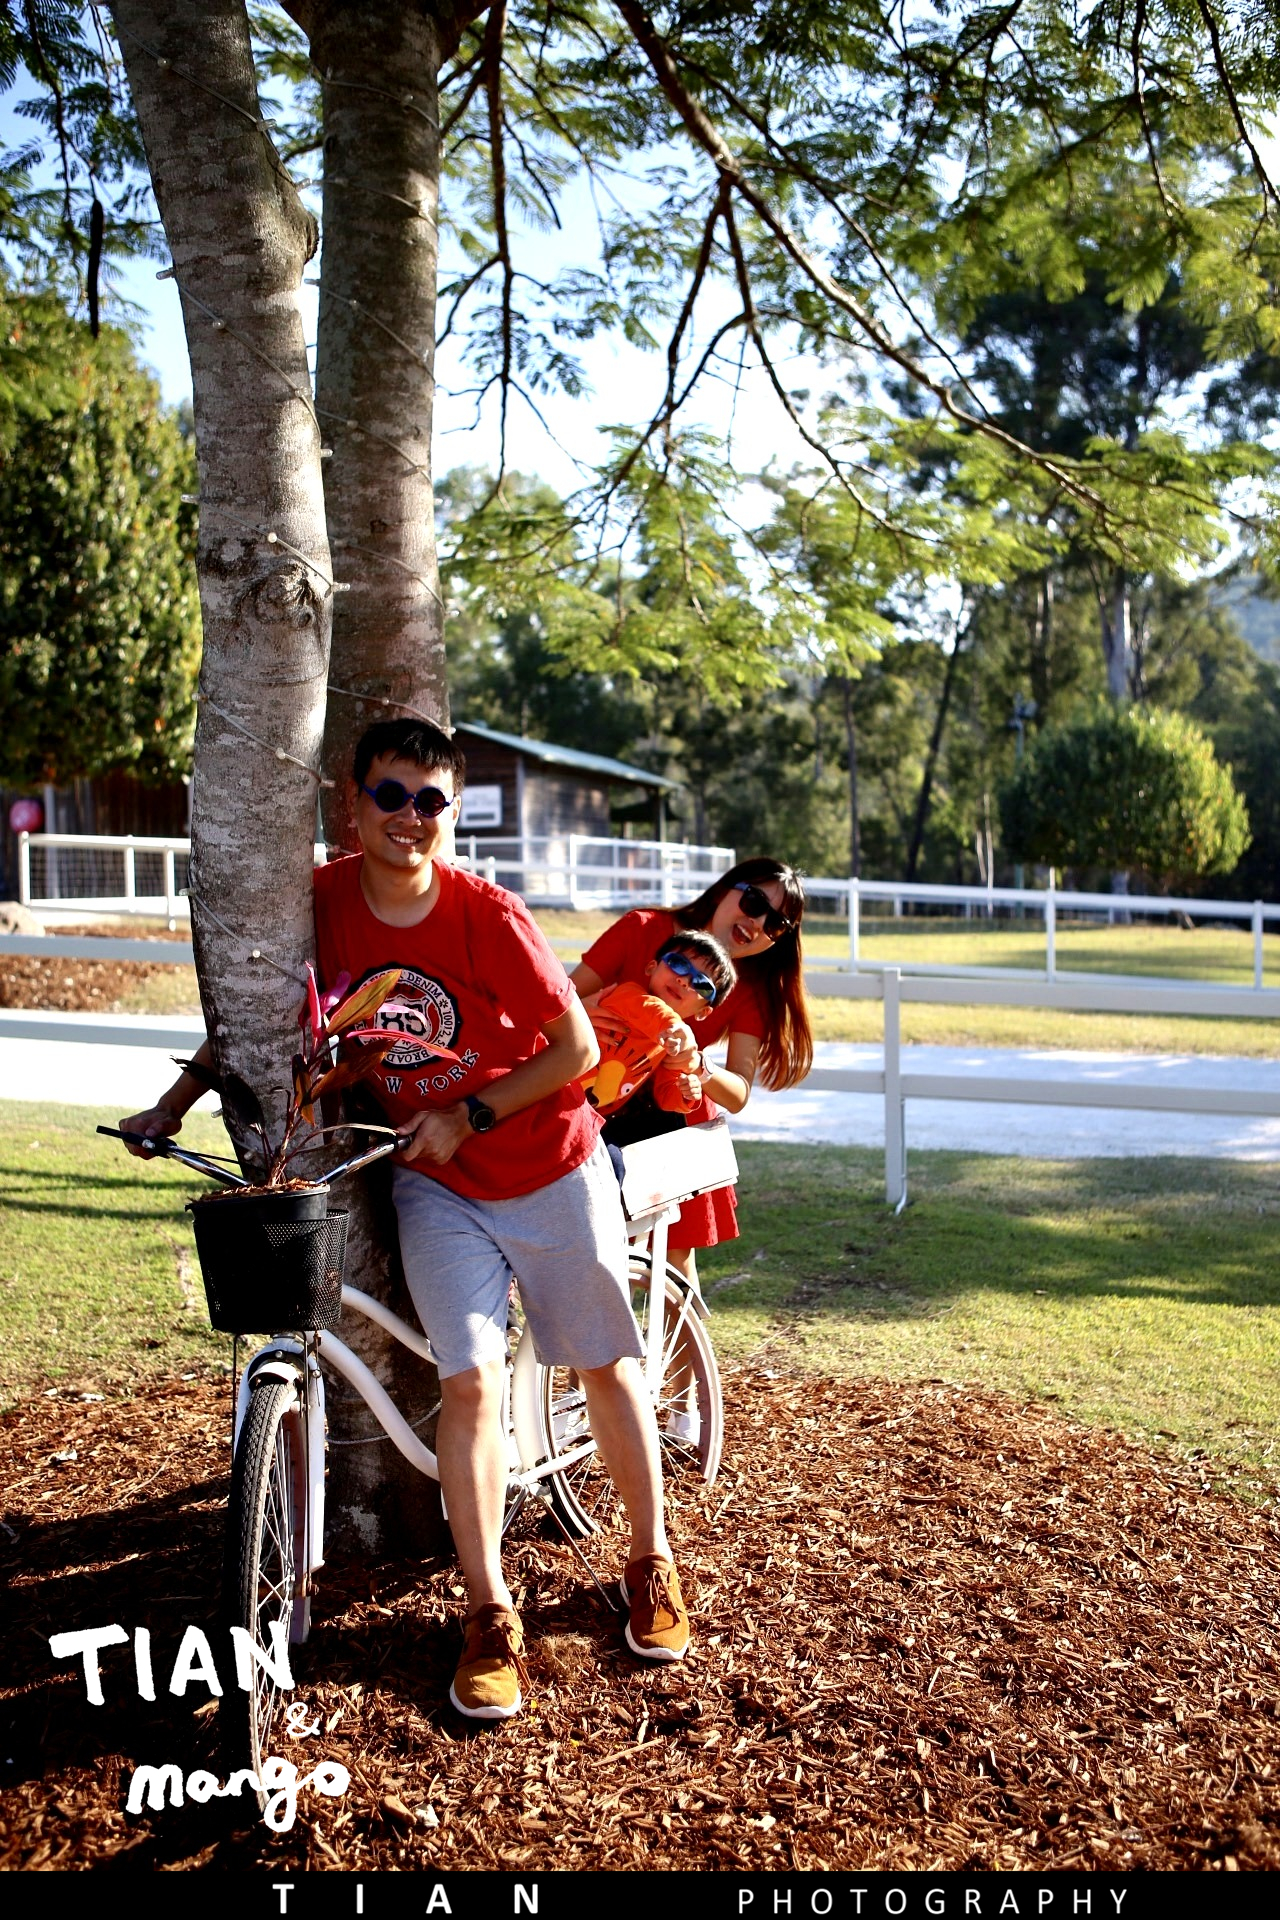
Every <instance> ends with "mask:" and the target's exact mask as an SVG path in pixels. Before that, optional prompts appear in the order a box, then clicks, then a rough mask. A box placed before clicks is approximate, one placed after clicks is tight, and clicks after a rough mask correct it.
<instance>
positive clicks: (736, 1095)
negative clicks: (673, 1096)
mask: <svg viewBox="0 0 1280 1920" xmlns="http://www.w3.org/2000/svg"><path fill="white" fill-rule="evenodd" d="M759 1058H760V1042H759V1040H757V1039H756V1037H755V1035H754V1034H750V1033H731V1034H730V1035H729V1048H728V1058H727V1060H726V1062H725V1064H724V1066H723V1067H713V1068H712V1069H711V1071H710V1072H709V1073H707V1074H705V1075H704V1076H703V1090H704V1092H706V1093H707V1094H708V1095H709V1096H710V1098H711V1099H712V1100H714V1101H715V1102H716V1104H717V1105H718V1106H721V1107H723V1108H724V1110H725V1112H726V1113H741V1112H742V1109H743V1108H744V1107H745V1106H746V1104H747V1101H748V1100H749V1099H750V1098H751V1088H752V1085H753V1084H754V1082H755V1077H756V1062H757V1061H758V1060H759Z"/></svg>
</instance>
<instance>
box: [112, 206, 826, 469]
mask: <svg viewBox="0 0 1280 1920" xmlns="http://www.w3.org/2000/svg"><path fill="white" fill-rule="evenodd" d="M596 245H597V234H596V226H595V216H594V213H593V211H592V209H591V206H590V202H589V199H588V196H587V194H586V192H585V190H584V191H580V192H576V193H575V192H571V193H570V194H569V195H568V197H567V201H566V208H565V225H564V231H563V233H561V234H556V233H551V234H546V235H543V234H540V235H539V236H538V249H539V261H538V267H539V272H540V273H542V274H543V275H544V276H547V277H550V276H551V275H552V274H554V273H555V272H556V271H557V270H558V269H559V268H561V267H564V266H568V265H571V264H574V263H577V262H581V261H582V260H583V259H584V258H585V259H587V260H592V259H593V257H594V254H595V250H596ZM115 271H116V277H117V280H118V283H119V285H120V288H121V290H122V292H124V293H125V295H126V296H127V297H128V298H129V299H130V300H132V301H133V302H135V303H136V305H137V306H138V307H139V308H140V309H141V325H140V338H139V351H140V355H141V357H142V358H143V360H145V361H146V362H147V364H148V365H150V366H151V367H152V368H153V369H154V371H155V372H156V374H157V375H158V376H159V379H160V385H161V390H162V392H163V394H164V397H165V399H166V401H167V402H169V403H170V404H171V405H177V403H178V402H179V401H182V400H185V399H190V396H191V373H190V368H189V365H188V361H187V350H186V341H185V336H184V333H183V325H182V314H181V309H180V305H179V299H178V291H177V288H176V286H175V285H174V282H173V281H172V280H158V279H157V278H156V273H157V263H153V262H150V261H135V262H133V263H131V264H129V265H128V266H126V267H125V268H123V269H116V270H115ZM302 298H303V315H304V323H305V325H306V328H307V338H308V340H309V341H310V342H312V343H314V340H315V325H316V308H317V304H318V299H317V292H316V289H315V288H314V287H311V286H306V285H304V287H303V289H302ZM728 308H729V295H728V292H727V290H723V289H721V290H717V289H714V288H713V289H711V290H710V291H709V293H708V295H707V298H706V301H705V303H704V307H700V309H699V311H700V313H704V319H703V322H702V328H703V331H702V336H701V337H702V338H703V339H704V340H705V338H706V337H707V335H708V334H709V333H710V332H711V331H713V330H714V327H715V325H716V324H717V322H719V321H721V320H723V319H724V318H726V317H727V316H728ZM575 351H576V352H577V353H578V355H579V357H580V359H581V361H582V363H583V366H584V369H585V373H586V378H587V383H588V388H589V391H588V392H587V393H586V394H584V395H581V396H579V397H577V398H573V399H571V398H569V397H568V396H567V395H564V394H560V393H549V394H538V395H537V396H536V399H537V405H538V407H539V410H540V411H541V412H542V414H543V416H544V418H545V420H546V427H544V426H543V425H542V423H541V422H540V421H539V420H538V419H537V418H536V416H535V415H534V413H533V412H532V411H531V409H530V408H529V407H528V406H527V405H526V404H525V402H524V401H523V400H522V399H520V398H518V397H515V396H513V398H512V400H511V404H510V408H509V411H508V424H507V465H508V467H509V468H512V469H515V470H517V471H520V472H522V473H528V474H536V475H538V476H539V477H540V478H541V479H544V480H546V481H548V482H550V484H551V485H553V486H554V487H556V488H557V489H558V490H559V491H560V492H561V493H570V492H572V491H573V490H574V488H576V487H578V486H580V485H581V484H582V479H583V476H582V473H581V471H580V470H579V468H578V466H577V465H576V464H575V460H576V461H582V462H584V463H585V464H587V465H590V464H592V463H593V462H596V461H601V460H603V459H604V458H605V457H606V456H607V453H608V446H609V439H608V432H607V429H608V428H610V427H612V426H616V425H620V424H621V425H628V426H634V425H636V424H637V423H640V422H647V421H648V419H649V418H651V416H652V414H653V411H654V409H655V407H656V405H657V404H658V401H659V400H660V399H661V396H662V393H663V390H664V387H665V382H666V360H665V345H664V347H663V349H662V350H660V351H654V352H647V351H645V350H644V349H642V348H640V347H636V346H633V345H631V344H630V343H628V342H627V341H626V340H624V339H623V338H622V337H621V336H620V335H610V336H608V337H605V336H601V337H598V338H597V339H595V340H590V341H586V342H583V343H581V344H579V345H576V346H575ZM731 351H732V352H733V354H734V356H735V360H734V369H735V376H736V352H737V347H736V337H735V342H734V344H733V345H732V347H731ZM749 358H750V356H748V359H749ZM775 364H778V365H779V371H780V373H781V377H782V378H783V380H784V381H786V383H787V384H788V385H789V386H797V387H803V388H810V387H814V386H815V385H821V384H822V378H823V376H822V372H821V369H820V367H819V366H818V364H817V362H816V361H815V360H814V359H813V358H812V357H805V358H801V357H799V356H792V357H791V358H790V359H788V358H787V357H786V356H785V355H784V356H782V357H781V358H780V359H779V360H776V361H775ZM436 381H437V386H436V407H435V465H436V471H437V473H438V474H439V475H443V474H445V473H447V472H448V471H449V469H450V468H452V467H455V466H484V467H492V466H494V465H495V464H496V461H497V457H498V447H499V430H498V406H497V395H496V392H495V393H493V394H491V395H490V397H489V401H488V403H487V404H486V406H485V407H484V409H483V410H482V413H481V417H480V419H479V421H478V422H477V419H476V408H475V402H474V399H472V398H471V397H469V396H468V395H467V394H466V389H467V388H468V387H470V386H472V385H473V383H474V375H473V374H472V373H471V372H470V371H469V369H468V368H467V367H466V365H465V363H464V361H463V360H462V359H461V357H460V355H459V354H458V353H457V352H455V350H454V347H453V343H452V342H448V343H446V346H445V348H444V351H443V352H442V353H441V354H440V356H439V359H438V362H437V367H436ZM735 384H736V379H731V378H730V377H729V375H728V373H727V372H726V373H724V374H721V375H719V376H718V375H717V374H716V373H715V372H709V374H708V375H707V376H706V377H705V378H704V382H703V386H702V389H701V391H700V393H699V395H698V396H697V398H696V401H695V403H694V404H692V405H691V406H690V408H689V409H688V411H687V412H686V413H685V414H684V415H683V416H682V417H683V418H684V420H685V421H686V423H687V424H688V425H691V426H706V427H708V428H710V429H712V430H714V431H715V432H717V433H722V432H725V431H728V430H729V429H730V428H732V445H733V454H734V462H735V465H736V466H737V468H738V470H739V471H740V472H743V473H744V474H750V473H756V472H758V471H760V470H761V469H763V468H764V467H766V466H768V465H769V464H770V462H774V463H776V464H777V465H778V466H780V467H781V468H782V469H783V470H786V469H788V468H789V467H791V466H792V465H793V464H795V463H796V462H797V461H801V460H804V461H806V462H811V461H812V459H813V456H812V454H811V453H810V451H809V449H808V448H807V447H806V446H805V445H804V442H803V441H802V439H801V438H800V436H799V435H798V434H797V432H796V430H795V428H794V427H793V426H792V425H791V423H790V422H789V421H788V420H787V418H786V416H785V414H784V413H783V411H782V409H781V407H780V405H779V403H778V400H777V398H776V396H775V395H774V393H773V391H772V388H771V387H770V386H769V383H768V379H767V377H766V375H765V374H764V371H763V369H761V368H759V367H758V366H751V365H750V364H748V365H747V366H746V367H745V369H744V372H743V376H742V380H741V384H740V386H739V388H738V392H737V395H736V403H735V393H734V386H735ZM548 429H549V430H550V431H549V432H548Z"/></svg>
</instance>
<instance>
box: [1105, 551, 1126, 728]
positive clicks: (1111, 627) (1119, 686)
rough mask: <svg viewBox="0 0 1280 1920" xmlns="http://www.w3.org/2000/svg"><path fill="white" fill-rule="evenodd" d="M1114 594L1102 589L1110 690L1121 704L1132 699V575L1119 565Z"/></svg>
mask: <svg viewBox="0 0 1280 1920" xmlns="http://www.w3.org/2000/svg"><path fill="white" fill-rule="evenodd" d="M1110 584H1111V596H1110V598H1109V599H1107V598H1105V597H1104V596H1103V595H1102V594H1101V592H1099V602H1098V611H1099V613H1100V615H1101V618H1102V657H1103V659H1104V660H1105V661H1106V666H1107V692H1108V693H1109V694H1110V696H1111V698H1112V699H1113V700H1114V701H1115V703H1116V705H1117V706H1118V707H1122V706H1124V705H1125V704H1126V702H1127V701H1128V699H1129V656H1130V652H1131V645H1130V635H1129V626H1130V598H1129V576H1128V574H1127V573H1126V572H1125V571H1124V569H1123V568H1122V567H1117V568H1116V570H1115V572H1114V573H1113V574H1112V576H1111V583H1110Z"/></svg>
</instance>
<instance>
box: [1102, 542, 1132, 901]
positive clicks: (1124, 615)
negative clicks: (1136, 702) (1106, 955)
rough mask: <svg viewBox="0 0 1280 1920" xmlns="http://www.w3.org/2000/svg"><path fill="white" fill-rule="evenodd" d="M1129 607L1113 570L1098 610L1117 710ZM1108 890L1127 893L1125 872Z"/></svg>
mask: <svg viewBox="0 0 1280 1920" xmlns="http://www.w3.org/2000/svg"><path fill="white" fill-rule="evenodd" d="M1130 606H1131V602H1130V595H1129V576H1128V574H1127V573H1126V572H1125V571H1124V569H1123V568H1122V567H1117V568H1116V570H1115V572H1114V573H1113V575H1112V576H1111V599H1110V601H1109V602H1108V601H1106V600H1103V601H1102V603H1101V611H1102V651H1103V655H1104V657H1105V659H1106V663H1107V692H1108V693H1109V694H1110V695H1111V698H1112V699H1113V700H1114V701H1115V703H1116V705H1117V706H1118V707H1122V706H1125V705H1126V704H1127V703H1128V700H1129V662H1130V655H1131V653H1132V644H1131V636H1130V618H1131V615H1130ZM1111 891H1112V893H1114V894H1119V895H1122V896H1123V895H1124V894H1127V893H1128V891H1129V875H1128V872H1127V871H1126V870H1124V869H1120V870H1117V871H1116V872H1115V873H1113V874H1112V876H1111ZM1132 917H1133V916H1132V915H1131V914H1130V912H1129V910H1128V908H1127V907H1113V908H1112V909H1111V913H1110V922H1111V925H1112V926H1120V927H1127V926H1128V925H1129V923H1130V921H1131V919H1132Z"/></svg>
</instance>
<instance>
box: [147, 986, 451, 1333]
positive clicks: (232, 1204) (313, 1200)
mask: <svg viewBox="0 0 1280 1920" xmlns="http://www.w3.org/2000/svg"><path fill="white" fill-rule="evenodd" d="M399 979H400V975H399V972H398V971H393V972H390V973H386V974H382V975H380V976H379V978H378V979H376V980H373V981H368V982H366V983H365V985H364V986H361V987H357V988H356V989H355V991H354V992H350V991H349V990H348V989H349V987H350V980H349V977H348V976H347V975H345V974H344V975H342V976H341V977H340V979H339V981H338V984H337V987H336V988H335V990H334V991H333V992H332V993H328V994H325V995H323V996H322V995H321V993H320V990H319V987H318V985H317V983H316V977H315V973H314V972H313V970H312V969H311V968H310V967H308V968H307V997H306V1000H305V1002H304V1003H303V1006H302V1010H301V1012H300V1014H299V1016H298V1020H299V1025H300V1026H301V1028H302V1047H301V1050H300V1051H299V1052H298V1053H295V1054H294V1056H293V1074H292V1082H291V1085H290V1086H289V1087H288V1088H287V1089H282V1091H284V1092H285V1093H286V1096H287V1097H286V1105H285V1122H284V1131H283V1133H282V1134H281V1136H280V1139H279V1142H278V1143H277V1144H276V1145H275V1146H273V1145H272V1143H271V1136H270V1134H269V1132H268V1130H267V1123H266V1117H265V1115H264V1113H263V1110H262V1103H261V1102H260V1100H259V1099H258V1097H257V1095H256V1094H255V1093H254V1091H253V1089H252V1088H251V1087H250V1086H249V1085H248V1084H247V1083H246V1082H245V1081H244V1080H242V1079H240V1078H239V1076H238V1075H237V1076H228V1077H227V1079H226V1080H224V1081H223V1082H222V1083H221V1085H222V1089H223V1091H224V1093H225V1094H226V1095H227V1096H228V1098H229V1099H230V1100H232V1101H234V1104H235V1106H236V1109H237V1111H238V1113H239V1114H240V1115H241V1117H242V1118H243V1119H245V1120H246V1121H247V1123H248V1125H249V1127H250V1129H251V1131H252V1132H253V1133H254V1134H255V1135H256V1137H257V1139H258V1141H259V1142H260V1144H261V1148H262V1171H263V1177H262V1178H261V1179H259V1180H254V1181H247V1180H246V1181H238V1182H236V1183H235V1184H233V1185H230V1186H227V1187H224V1188H222V1189H221V1190H220V1191H218V1192H216V1193H210V1194H206V1195H201V1196H200V1197H199V1198H198V1199H195V1200H192V1201H189V1202H188V1207H189V1210H190V1212H191V1216H192V1222H193V1225H194V1227H195V1236H196V1249H197V1251H198V1253H199V1255H200V1267H201V1271H202V1273H203V1275H204V1283H205V1292H206V1295H207V1296H208V1302H209V1317H210V1319H211V1321H212V1323H213V1325H214V1326H215V1327H219V1328H221V1329H223V1330H224V1331H227V1332H237V1333H253V1332H269V1331H271V1330H272V1329H273V1328H277V1327H280V1326H296V1327H322V1326H326V1325H329V1326H331V1325H333V1324H334V1323H335V1322H336V1320H337V1317H338V1310H339V1303H340V1296H341V1288H342V1264H343V1257H344V1254H345V1251H346V1227H347V1216H346V1214H345V1213H344V1212H340V1211H333V1212H331V1211H330V1207H329V1194H330V1182H329V1180H328V1178H326V1177H323V1176H322V1177H321V1178H320V1179H318V1180H308V1179H304V1178H301V1177H300V1176H299V1175H298V1174H297V1173H296V1172H295V1170H294V1163H295V1162H296V1161H297V1159H298V1158H299V1156H300V1155H302V1154H304V1153H309V1152H311V1151H312V1150H313V1149H314V1148H315V1147H316V1146H317V1145H318V1144H319V1142H320V1141H321V1140H323V1139H324V1138H325V1137H326V1136H327V1135H329V1134H333V1133H339V1132H343V1131H348V1130H352V1129H354V1130H356V1131H358V1132H361V1133H365V1134H372V1135H379V1134H380V1135H382V1136H383V1144H382V1145H381V1147H380V1148H379V1147H375V1148H374V1150H373V1151H372V1152H371V1153H369V1154H361V1155H357V1156H356V1158H355V1159H354V1160H350V1161H346V1162H344V1163H343V1165H342V1167H341V1168H340V1169H339V1171H340V1172H343V1173H350V1172H354V1171H355V1170H356V1168H357V1167H359V1166H363V1165H364V1164H366V1161H367V1160H369V1159H373V1158H377V1157H379V1155H380V1153H385V1152H387V1151H389V1150H390V1145H389V1143H390V1142H391V1141H392V1140H394V1139H395V1132H394V1129H393V1128H391V1127H385V1126H376V1125H371V1124H367V1123H365V1122H363V1121H343V1122H341V1123H339V1124H338V1125H333V1126H319V1127H318V1126H316V1124H315V1116H316V1106H317V1104H318V1102H319V1101H321V1100H322V1099H323V1098H325V1097H326V1096H327V1095H332V1094H337V1093H339V1092H341V1091H342V1090H343V1089H344V1088H346V1087H350V1086H353V1085H354V1084H355V1083H356V1082H357V1081H358V1080H361V1079H363V1078H364V1076H365V1075H366V1074H367V1073H369V1071H370V1070H371V1069H372V1068H373V1067H375V1066H376V1065H377V1064H378V1062H379V1061H380V1060H382V1059H383V1058H385V1056H386V1055H387V1054H388V1053H389V1052H390V1051H391V1049H392V1048H393V1047H394V1046H395V1045H396V1044H397V1042H398V1041H399V1040H400V1039H401V1038H402V1036H401V1035H400V1034H399V1033H390V1032H387V1031H385V1030H384V1029H382V1028H380V1027H378V1026H376V1025H371V1024H370V1022H372V1021H373V1019H374V1016H375V1015H376V1014H377V1012H378V1010H379V1008H380V1007H381V1006H382V1004H383V1002H384V1001H385V1000H386V999H387V998H388V997H389V996H390V994H391V993H392V992H394V990H395V988H396V986H397V984H398V982H399ZM415 1044H416V1045H418V1046H421V1047H425V1048H426V1050H427V1051H428V1052H430V1053H433V1054H435V1055H436V1056H437V1057H439V1058H440V1059H442V1060H446V1061H448V1062H451V1063H453V1062H457V1059H458V1056H457V1055H456V1054H455V1053H453V1052H451V1051H450V1049H449V1048H447V1047H440V1046H433V1045H432V1044H431V1043H430V1042H428V1041H425V1040H421V1039H415ZM180 1064H181V1065H183V1066H187V1067H189V1068H190V1066H191V1063H190V1062H187V1061H183V1062H181V1063H180Z"/></svg>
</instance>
